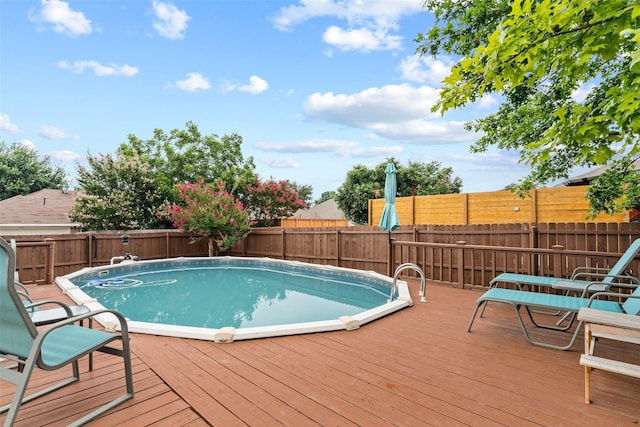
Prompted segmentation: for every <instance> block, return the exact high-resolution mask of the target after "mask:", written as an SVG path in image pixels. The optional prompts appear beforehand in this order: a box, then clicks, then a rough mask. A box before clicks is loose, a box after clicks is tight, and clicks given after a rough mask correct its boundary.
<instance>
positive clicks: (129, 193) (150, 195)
mask: <svg viewBox="0 0 640 427" xmlns="http://www.w3.org/2000/svg"><path fill="white" fill-rule="evenodd" d="M87 161H88V163H89V168H85V167H83V166H81V165H79V166H78V168H77V171H78V184H79V186H80V188H82V192H80V193H79V195H78V197H77V199H76V203H75V205H74V206H73V208H72V209H71V213H70V217H71V219H72V220H73V221H77V222H80V223H82V226H83V228H84V229H86V230H94V231H99V230H133V229H147V228H158V227H163V226H166V223H165V222H164V221H163V220H162V218H158V217H157V216H156V215H155V214H156V212H157V211H158V209H160V207H161V206H162V205H163V204H164V203H165V198H164V195H163V194H162V192H160V191H159V189H158V187H157V185H156V183H155V181H154V179H153V177H152V176H151V174H149V169H148V166H147V165H146V164H144V163H142V162H141V161H140V159H139V158H137V157H132V158H124V156H123V155H122V153H121V152H118V153H117V155H116V157H115V158H114V157H113V156H112V155H110V154H100V155H97V156H92V155H90V154H88V155H87Z"/></svg>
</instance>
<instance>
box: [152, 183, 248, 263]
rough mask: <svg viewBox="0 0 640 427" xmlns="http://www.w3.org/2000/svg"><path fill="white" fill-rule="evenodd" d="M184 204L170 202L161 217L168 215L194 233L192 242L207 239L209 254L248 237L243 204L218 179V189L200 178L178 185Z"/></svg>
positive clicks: (246, 216) (174, 223) (227, 247)
mask: <svg viewBox="0 0 640 427" xmlns="http://www.w3.org/2000/svg"><path fill="white" fill-rule="evenodd" d="M176 188H177V191H178V195H179V198H180V200H181V201H182V202H183V204H184V205H185V206H182V205H177V204H176V205H167V206H165V209H164V211H160V212H158V214H157V215H158V216H164V215H167V216H168V218H169V220H170V221H171V222H172V223H173V225H174V227H176V228H178V229H180V230H182V231H185V232H187V233H191V234H192V235H193V239H192V241H199V240H200V239H203V238H206V239H208V246H209V256H214V255H217V254H218V253H219V252H224V251H226V250H228V249H230V248H232V247H233V246H234V245H235V244H236V242H238V241H239V240H242V239H244V238H245V237H246V235H247V232H248V231H249V215H248V214H247V212H246V211H245V210H244V207H243V206H242V203H241V202H240V201H238V200H236V198H235V197H234V196H233V195H232V194H231V193H229V192H228V191H226V190H225V184H224V183H223V182H218V183H217V184H216V188H215V190H214V189H213V188H211V187H210V186H209V185H207V184H205V182H204V179H202V178H200V179H199V180H198V182H197V183H193V184H192V183H179V184H177V185H176Z"/></svg>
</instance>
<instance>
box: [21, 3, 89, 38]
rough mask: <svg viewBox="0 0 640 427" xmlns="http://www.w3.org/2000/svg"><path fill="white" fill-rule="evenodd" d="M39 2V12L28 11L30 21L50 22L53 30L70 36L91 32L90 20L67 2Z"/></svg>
mask: <svg viewBox="0 0 640 427" xmlns="http://www.w3.org/2000/svg"><path fill="white" fill-rule="evenodd" d="M40 3H41V5H42V8H41V9H40V11H39V12H34V11H33V10H32V11H31V12H30V13H29V18H30V19H31V20H32V21H34V22H44V23H48V24H51V25H52V27H53V30H54V31H55V32H57V33H60V34H64V35H68V36H71V37H77V36H80V35H85V34H91V32H92V28H91V20H89V19H87V18H86V17H85V16H84V14H83V13H82V12H77V11H74V10H72V9H71V8H70V7H69V3H67V2H64V1H60V0H42V1H41V2H40Z"/></svg>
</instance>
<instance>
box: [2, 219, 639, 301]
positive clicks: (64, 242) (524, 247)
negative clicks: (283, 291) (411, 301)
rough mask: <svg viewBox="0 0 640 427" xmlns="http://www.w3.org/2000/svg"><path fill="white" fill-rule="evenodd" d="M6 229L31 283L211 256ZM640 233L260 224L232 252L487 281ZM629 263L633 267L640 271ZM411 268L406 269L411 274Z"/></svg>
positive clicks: (188, 245) (139, 236)
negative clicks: (119, 260) (123, 260)
mask: <svg viewBox="0 0 640 427" xmlns="http://www.w3.org/2000/svg"><path fill="white" fill-rule="evenodd" d="M124 234H125V233H123V232H120V233H115V232H110V233H78V234H71V235H51V236H3V237H4V238H5V239H6V240H9V239H11V238H15V239H16V241H17V270H18V272H19V275H20V276H19V277H20V280H21V281H22V282H23V283H27V284H32V283H33V284H38V283H52V281H53V278H54V277H57V276H62V275H65V274H68V273H71V272H74V271H77V270H80V269H82V268H84V267H93V266H99V265H105V264H109V263H110V262H111V259H112V258H113V257H118V256H123V255H124V254H125V253H127V252H128V253H131V254H132V255H134V256H138V257H140V258H141V259H162V258H174V257H193V256H207V242H206V241H199V242H196V243H192V239H191V236H189V235H186V234H183V233H179V232H176V231H175V230H173V231H153V232H151V231H145V232H127V245H125V244H124V241H123V236H124ZM637 238H640V224H631V223H598V224H595V223H562V224H555V223H545V224H526V223H525V224H499V225H467V226H446V225H440V226H435V225H426V226H402V227H400V228H399V229H397V230H395V231H394V232H392V233H387V232H385V231H384V230H382V229H380V228H378V227H369V226H361V227H319V228H280V227H273V228H257V229H252V230H251V232H250V233H249V235H248V237H247V238H246V239H245V240H244V241H242V242H239V243H238V245H236V246H235V247H234V248H233V249H232V250H230V251H229V252H228V255H233V256H250V257H269V258H277V259H285V260H291V261H301V262H308V263H315V264H327V265H334V266H339V267H346V268H353V269H358V270H371V271H376V272H378V273H381V274H386V275H391V272H392V271H394V270H395V268H396V267H397V266H399V265H401V264H403V263H407V262H410V263H414V264H417V265H419V266H420V267H421V268H422V270H423V271H424V273H425V276H426V278H427V280H429V281H432V282H436V283H441V284H445V285H450V286H457V287H465V288H472V287H483V286H487V285H488V283H489V281H490V280H491V279H492V278H493V277H495V276H496V275H497V274H499V273H502V272H514V273H525V274H535V275H543V276H553V277H569V276H570V275H571V272H572V271H573V269H574V268H575V267H578V266H595V267H609V266H611V265H613V263H615V262H616V261H617V259H618V258H619V257H620V255H621V254H622V253H623V252H624V251H625V250H626V249H627V248H628V247H629V246H630V245H631V243H632V242H633V240H635V239H637ZM639 268H640V261H638V260H635V261H634V262H633V263H632V264H631V266H630V269H629V272H630V274H634V275H636V276H637V275H638V269H639ZM412 274H413V273H412V272H410V271H407V275H408V276H409V277H411V275H412Z"/></svg>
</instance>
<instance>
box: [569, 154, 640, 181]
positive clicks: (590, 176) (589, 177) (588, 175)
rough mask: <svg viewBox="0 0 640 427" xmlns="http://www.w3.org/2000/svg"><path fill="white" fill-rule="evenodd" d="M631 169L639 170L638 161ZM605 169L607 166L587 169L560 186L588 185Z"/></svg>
mask: <svg viewBox="0 0 640 427" xmlns="http://www.w3.org/2000/svg"><path fill="white" fill-rule="evenodd" d="M633 168H634V169H640V160H636V161H635V162H633ZM607 169H609V165H605V166H600V167H597V168H594V169H589V170H588V171H586V172H585V173H583V174H580V175H576V176H574V177H573V178H569V179H568V180H566V181H564V182H563V183H562V185H564V186H567V187H568V186H572V185H590V184H591V182H592V181H593V180H594V179H596V178H598V177H599V176H600V175H602V173H603V172H604V171H606V170H607Z"/></svg>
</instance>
